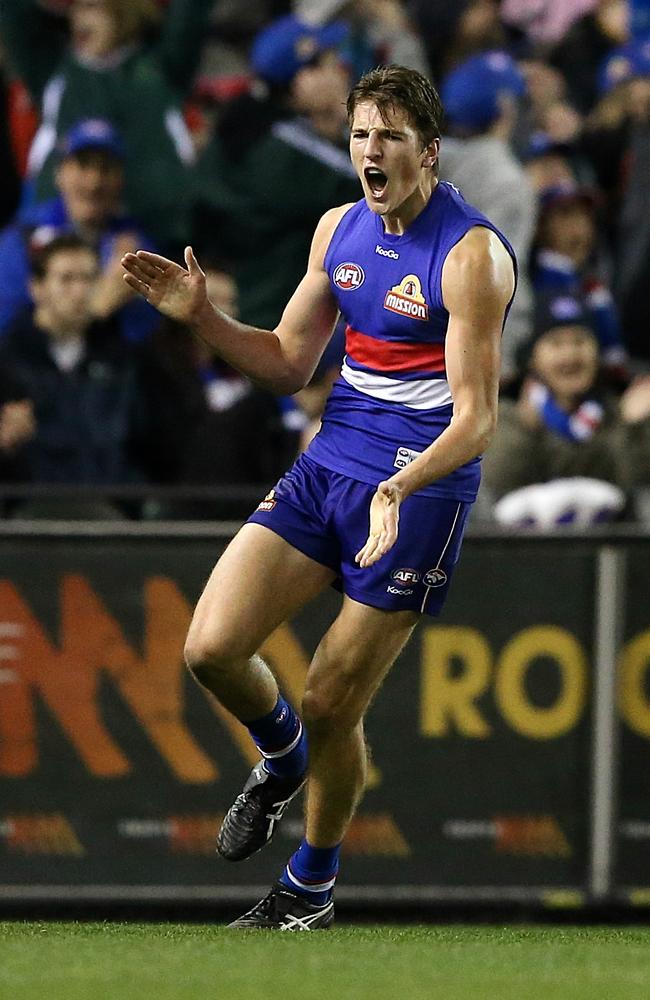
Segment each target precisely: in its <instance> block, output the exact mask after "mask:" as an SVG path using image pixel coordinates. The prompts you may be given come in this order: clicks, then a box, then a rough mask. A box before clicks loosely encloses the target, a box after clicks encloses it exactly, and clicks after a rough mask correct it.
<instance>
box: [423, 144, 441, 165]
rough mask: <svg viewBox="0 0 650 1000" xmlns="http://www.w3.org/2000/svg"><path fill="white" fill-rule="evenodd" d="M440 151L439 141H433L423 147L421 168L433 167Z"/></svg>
mask: <svg viewBox="0 0 650 1000" xmlns="http://www.w3.org/2000/svg"><path fill="white" fill-rule="evenodd" d="M439 149H440V139H433V140H432V141H431V142H430V143H429V145H428V146H425V147H424V159H423V160H422V166H423V167H434V166H435V165H436V163H437V161H438V151H439Z"/></svg>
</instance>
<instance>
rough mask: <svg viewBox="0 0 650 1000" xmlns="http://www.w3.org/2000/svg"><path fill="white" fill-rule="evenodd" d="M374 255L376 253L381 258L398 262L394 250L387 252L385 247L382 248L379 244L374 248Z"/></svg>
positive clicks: (397, 255)
mask: <svg viewBox="0 0 650 1000" xmlns="http://www.w3.org/2000/svg"><path fill="white" fill-rule="evenodd" d="M375 253H378V254H379V255H380V256H381V257H390V259H391V260H399V254H398V253H397V252H396V251H395V250H391V249H390V247H389V248H388V250H387V249H386V247H382V246H381V245H380V244H379V243H378V244H377V246H376V247H375Z"/></svg>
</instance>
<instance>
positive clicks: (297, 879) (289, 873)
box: [280, 840, 341, 906]
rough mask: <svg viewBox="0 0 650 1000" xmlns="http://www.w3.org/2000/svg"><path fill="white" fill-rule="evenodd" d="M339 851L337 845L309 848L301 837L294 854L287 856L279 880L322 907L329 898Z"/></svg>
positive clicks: (337, 867) (339, 847)
mask: <svg viewBox="0 0 650 1000" xmlns="http://www.w3.org/2000/svg"><path fill="white" fill-rule="evenodd" d="M340 850H341V845H340V844H337V845H336V847H312V846H311V844H308V843H307V841H306V840H302V841H301V844H300V847H299V848H298V850H297V851H296V853H295V854H293V855H292V856H291V857H290V858H289V862H288V864H287V866H286V868H285V869H284V871H283V872H282V875H281V876H280V882H282V884H283V885H286V886H287V888H288V889H291V890H292V891H293V892H298V893H300V895H301V896H305V897H306V898H307V899H308V901H309V902H310V903H313V904H314V905H316V906H324V905H325V903H328V902H329V901H330V899H331V897H332V890H333V889H334V883H335V882H336V876H337V874H338V870H339V851H340Z"/></svg>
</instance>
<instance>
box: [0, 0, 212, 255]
mask: <svg viewBox="0 0 650 1000" xmlns="http://www.w3.org/2000/svg"><path fill="white" fill-rule="evenodd" d="M212 5H213V0H171V2H170V4H169V7H168V9H167V11H166V13H165V15H164V17H163V18H162V19H161V20H160V23H158V22H159V15H158V8H157V6H156V4H155V3H154V0H72V3H71V4H70V6H69V8H68V10H69V13H68V20H69V41H68V36H67V35H66V33H65V32H63V31H61V30H60V28H61V25H57V24H56V22H55V23H54V26H53V24H52V18H51V16H48V14H47V12H46V11H45V10H44V9H43V8H42V7H41V5H40V4H39V3H37V2H36V0H4V2H3V3H2V4H1V5H0V34H1V35H2V38H3V41H4V43H5V46H6V50H7V53H8V54H9V57H10V61H11V63H12V65H13V68H14V70H15V71H16V72H17V74H18V75H19V76H20V77H21V79H22V80H23V82H24V83H25V85H26V86H27V88H28V89H29V91H30V94H31V96H32V99H33V100H34V102H35V103H36V104H37V105H38V106H39V108H40V111H41V126H40V128H39V130H38V132H37V134H36V137H35V139H34V142H33V144H32V148H31V152H30V157H29V164H28V173H29V184H30V188H31V189H33V197H34V198H35V199H37V200H39V201H43V200H45V199H47V198H49V197H52V196H53V195H54V194H55V193H56V190H55V179H54V173H55V169H56V147H57V144H58V141H59V140H60V139H61V138H62V137H63V136H64V135H65V134H66V133H67V132H68V131H69V129H70V128H71V127H72V126H73V125H74V124H75V123H76V122H78V121H80V120H81V119H87V118H103V119H106V120H108V121H110V122H111V123H112V124H113V125H114V126H115V127H116V128H117V129H119V131H120V133H121V135H122V137H123V140H124V145H125V148H126V150H127V153H128V159H127V163H126V184H125V200H126V204H127V207H128V209H129V211H131V212H132V213H133V214H134V215H135V216H137V218H138V219H139V220H140V221H141V223H142V225H143V227H144V228H145V229H146V230H147V231H148V232H149V233H150V234H151V235H152V237H153V238H154V240H155V241H156V242H157V243H158V244H159V245H161V246H167V247H170V248H171V247H173V246H174V245H176V244H179V243H181V244H182V243H184V242H185V241H186V239H187V209H188V197H189V192H188V180H189V167H190V165H191V164H192V162H193V158H194V149H193V145H192V142H191V138H190V135H189V132H188V130H187V128H186V125H185V122H184V119H183V116H182V113H181V105H182V101H183V99H184V96H185V94H186V92H187V91H188V89H189V87H190V85H191V83H192V78H193V75H194V72H195V69H196V66H197V62H198V58H199V54H200V50H201V44H202V41H203V37H204V32H205V25H206V20H207V16H208V14H209V12H210V9H211V7H212ZM145 166H146V170H145V169H144V167H145Z"/></svg>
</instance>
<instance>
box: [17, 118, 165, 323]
mask: <svg viewBox="0 0 650 1000" xmlns="http://www.w3.org/2000/svg"><path fill="white" fill-rule="evenodd" d="M123 179H124V171H123V147H122V143H121V140H120V138H119V136H118V135H117V133H116V132H115V130H114V129H113V128H112V126H111V125H109V123H108V122H105V121H102V120H100V119H92V120H87V121H83V122H79V124H78V125H76V126H75V127H74V128H73V129H72V130H71V131H70V132H69V133H68V135H67V136H66V139H65V142H64V143H63V144H62V146H61V149H60V158H59V166H58V168H57V174H56V182H57V186H58V188H59V195H58V196H57V197H56V198H52V199H51V200H49V201H46V202H42V203H39V204H38V205H34V206H33V207H32V208H31V209H30V210H29V211H28V212H26V213H25V215H24V216H23V218H22V220H21V221H17V222H14V223H13V224H12V225H10V226H8V227H7V228H6V229H5V230H4V231H3V232H2V233H0V260H2V267H1V268H0V335H1V334H3V333H4V332H5V331H6V329H7V328H8V326H9V325H10V324H11V322H12V321H13V319H14V318H15V317H16V316H17V314H18V313H19V312H20V311H21V309H24V308H25V307H26V306H28V305H29V304H30V295H29V267H30V262H29V254H30V246H31V245H32V244H33V245H36V246H38V245H39V244H42V243H44V242H47V241H48V240H49V239H51V238H52V237H53V236H55V235H58V234H62V233H69V232H74V233H76V234H77V235H79V236H80V237H81V238H82V239H83V240H84V241H85V242H87V243H89V244H91V245H92V246H93V247H95V248H96V250H97V253H98V254H99V259H100V264H101V269H102V270H101V275H100V277H99V279H98V281H97V282H96V283H95V285H94V298H93V302H92V310H93V313H94V315H95V316H96V317H97V318H98V319H104V318H107V317H109V316H112V315H113V314H114V313H115V314H117V316H118V319H119V323H120V327H121V329H122V332H123V334H124V336H125V337H126V339H127V340H139V339H141V338H142V337H144V336H145V335H146V334H147V333H148V332H150V330H151V329H152V328H153V326H154V325H156V324H157V323H158V317H157V315H156V312H155V310H154V309H152V308H151V307H150V306H148V305H147V303H146V302H145V303H142V302H140V301H138V299H137V298H134V297H133V295H132V294H131V293H130V291H129V289H128V288H125V287H124V282H123V281H122V277H121V270H122V269H121V267H120V258H121V257H122V254H123V253H125V252H126V251H127V250H133V249H135V248H136V246H144V247H151V244H150V241H149V240H148V239H147V237H146V236H145V235H144V234H143V233H142V232H141V231H140V229H139V227H138V226H137V224H136V223H135V222H134V220H133V219H130V218H128V217H127V216H125V215H124V214H123V213H122V211H121V207H120V198H121V193H122V186H123Z"/></svg>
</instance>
